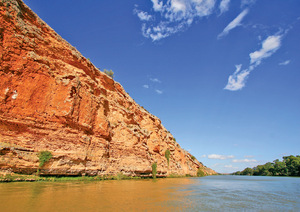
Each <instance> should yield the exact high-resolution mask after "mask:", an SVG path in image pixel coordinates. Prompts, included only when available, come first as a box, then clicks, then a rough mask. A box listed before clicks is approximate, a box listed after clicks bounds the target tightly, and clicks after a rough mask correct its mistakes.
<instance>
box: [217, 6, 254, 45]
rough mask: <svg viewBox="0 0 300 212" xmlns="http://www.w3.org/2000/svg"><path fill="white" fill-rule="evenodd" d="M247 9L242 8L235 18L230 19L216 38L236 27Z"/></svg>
mask: <svg viewBox="0 0 300 212" xmlns="http://www.w3.org/2000/svg"><path fill="white" fill-rule="evenodd" d="M248 12H249V10H248V9H245V10H243V11H242V12H241V13H240V14H239V15H238V16H237V17H236V18H235V19H233V21H231V22H230V23H229V24H228V25H227V26H226V27H225V28H224V30H223V32H221V33H220V34H219V35H218V39H220V38H222V37H223V36H226V35H227V34H228V33H229V32H230V31H231V30H232V29H234V28H236V27H238V26H240V25H241V22H242V20H243V19H244V17H245V16H246V15H247V14H248Z"/></svg>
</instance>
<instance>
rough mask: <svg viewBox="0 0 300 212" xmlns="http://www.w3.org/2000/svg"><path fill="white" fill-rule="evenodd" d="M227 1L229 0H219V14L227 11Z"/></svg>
mask: <svg viewBox="0 0 300 212" xmlns="http://www.w3.org/2000/svg"><path fill="white" fill-rule="evenodd" d="M229 3H230V0H222V1H221V3H220V5H219V9H220V13H221V14H222V13H224V12H227V11H228V9H229Z"/></svg>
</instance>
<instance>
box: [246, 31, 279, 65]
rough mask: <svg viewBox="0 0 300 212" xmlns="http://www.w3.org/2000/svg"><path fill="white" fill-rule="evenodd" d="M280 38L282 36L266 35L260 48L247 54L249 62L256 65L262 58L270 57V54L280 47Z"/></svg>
mask: <svg viewBox="0 0 300 212" xmlns="http://www.w3.org/2000/svg"><path fill="white" fill-rule="evenodd" d="M281 38H282V36H280V35H272V36H269V37H267V39H266V40H264V41H263V42H262V48H261V49H260V50H258V51H255V52H252V53H250V54H249V56H250V63H251V64H254V65H255V66H258V65H259V64H260V63H261V60H262V59H264V58H267V57H270V56H271V55H272V54H274V53H275V52H276V51H277V50H278V49H279V48H280V45H281Z"/></svg>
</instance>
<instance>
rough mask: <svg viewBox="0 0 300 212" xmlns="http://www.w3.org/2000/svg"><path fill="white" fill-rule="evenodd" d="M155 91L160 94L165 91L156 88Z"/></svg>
mask: <svg viewBox="0 0 300 212" xmlns="http://www.w3.org/2000/svg"><path fill="white" fill-rule="evenodd" d="M155 92H156V93H158V94H163V91H162V90H158V89H156V90H155Z"/></svg>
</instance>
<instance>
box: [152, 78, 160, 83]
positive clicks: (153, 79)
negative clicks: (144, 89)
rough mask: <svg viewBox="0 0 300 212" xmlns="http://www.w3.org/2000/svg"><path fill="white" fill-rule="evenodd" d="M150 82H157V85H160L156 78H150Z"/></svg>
mask: <svg viewBox="0 0 300 212" xmlns="http://www.w3.org/2000/svg"><path fill="white" fill-rule="evenodd" d="M150 81H152V82H157V83H161V81H160V80H159V79H157V78H150Z"/></svg>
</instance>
